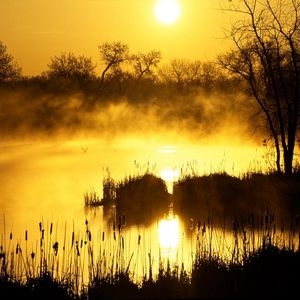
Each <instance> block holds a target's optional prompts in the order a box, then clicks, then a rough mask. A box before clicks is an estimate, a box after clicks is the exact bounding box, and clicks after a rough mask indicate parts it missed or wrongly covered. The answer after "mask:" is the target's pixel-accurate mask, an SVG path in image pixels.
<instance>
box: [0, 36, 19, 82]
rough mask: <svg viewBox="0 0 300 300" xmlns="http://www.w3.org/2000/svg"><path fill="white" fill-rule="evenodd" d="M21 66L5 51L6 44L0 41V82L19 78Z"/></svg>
mask: <svg viewBox="0 0 300 300" xmlns="http://www.w3.org/2000/svg"><path fill="white" fill-rule="evenodd" d="M20 76H21V68H20V67H19V66H18V65H17V63H16V62H15V61H14V58H13V57H12V55H10V54H9V53H8V51H7V47H6V45H4V44H3V43H2V42H1V41H0V83H1V82H11V81H15V80H17V79H19V78H20Z"/></svg>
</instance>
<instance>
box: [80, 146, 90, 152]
mask: <svg viewBox="0 0 300 300" xmlns="http://www.w3.org/2000/svg"><path fill="white" fill-rule="evenodd" d="M88 149H89V148H88V147H81V150H82V151H83V153H84V154H85V153H86V152H87V151H88Z"/></svg>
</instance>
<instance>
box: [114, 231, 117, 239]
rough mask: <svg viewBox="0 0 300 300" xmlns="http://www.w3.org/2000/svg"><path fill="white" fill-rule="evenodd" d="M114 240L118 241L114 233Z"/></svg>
mask: <svg viewBox="0 0 300 300" xmlns="http://www.w3.org/2000/svg"><path fill="white" fill-rule="evenodd" d="M114 240H115V241H116V240H117V239H116V232H115V231H114Z"/></svg>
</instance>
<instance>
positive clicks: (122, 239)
mask: <svg viewBox="0 0 300 300" xmlns="http://www.w3.org/2000/svg"><path fill="white" fill-rule="evenodd" d="M121 241H122V248H123V250H124V237H122V238H121Z"/></svg>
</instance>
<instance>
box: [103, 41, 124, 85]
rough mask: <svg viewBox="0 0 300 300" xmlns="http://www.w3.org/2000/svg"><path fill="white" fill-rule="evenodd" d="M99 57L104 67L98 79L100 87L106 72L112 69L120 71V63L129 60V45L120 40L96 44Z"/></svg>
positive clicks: (116, 71) (115, 71)
mask: <svg viewBox="0 0 300 300" xmlns="http://www.w3.org/2000/svg"><path fill="white" fill-rule="evenodd" d="M98 48H99V51H100V57H101V60H102V61H103V63H104V64H105V68H104V70H103V71H102V75H101V79H100V88H101V87H102V86H103V83H104V78H105V75H106V73H107V72H108V71H109V70H111V69H114V73H120V65H121V63H123V62H125V61H128V60H130V55H129V47H128V45H127V44H123V43H121V42H112V43H108V42H106V43H103V44H101V45H99V46H98Z"/></svg>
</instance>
